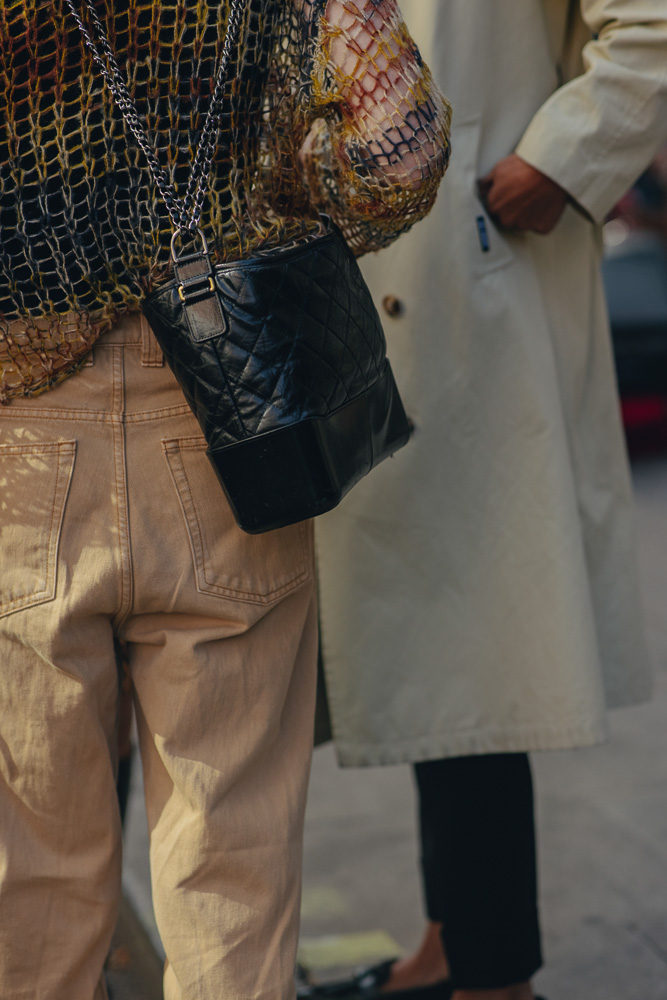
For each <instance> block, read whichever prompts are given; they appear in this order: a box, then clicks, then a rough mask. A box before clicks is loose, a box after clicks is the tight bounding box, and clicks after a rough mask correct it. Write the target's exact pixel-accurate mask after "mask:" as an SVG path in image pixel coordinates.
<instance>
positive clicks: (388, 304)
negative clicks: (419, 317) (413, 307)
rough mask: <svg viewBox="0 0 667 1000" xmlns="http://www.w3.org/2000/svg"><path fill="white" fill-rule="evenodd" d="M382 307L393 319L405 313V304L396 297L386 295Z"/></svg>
mask: <svg viewBox="0 0 667 1000" xmlns="http://www.w3.org/2000/svg"><path fill="white" fill-rule="evenodd" d="M382 307H383V309H384V311H385V312H386V314H387V316H391V318H392V319H396V318H397V317H398V316H402V315H403V313H404V312H405V307H404V305H403V303H402V302H401V300H400V299H399V298H397V297H396V296H395V295H385V297H384V298H383V300H382Z"/></svg>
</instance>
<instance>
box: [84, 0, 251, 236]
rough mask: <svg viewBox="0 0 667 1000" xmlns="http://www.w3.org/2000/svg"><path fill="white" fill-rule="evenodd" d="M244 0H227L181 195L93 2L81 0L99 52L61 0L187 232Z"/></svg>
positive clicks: (203, 186)
mask: <svg viewBox="0 0 667 1000" xmlns="http://www.w3.org/2000/svg"><path fill="white" fill-rule="evenodd" d="M246 2H247V0H232V2H231V7H230V10H229V17H228V19H227V31H226V33H225V40H224V42H223V46H222V54H221V56H220V67H219V69H218V75H217V78H216V83H215V88H214V91H213V97H212V98H211V103H210V106H209V109H208V113H207V115H206V121H205V122H204V128H203V129H202V134H201V137H200V140H199V145H198V147H197V152H196V153H195V158H194V162H193V165H192V172H191V174H190V179H189V181H188V186H187V189H186V192H185V195H184V197H183V198H182V199H181V198H179V197H178V195H177V194H176V191H175V189H174V187H173V185H172V184H171V183H170V181H169V178H168V177H167V174H166V173H165V171H164V170H163V169H162V167H161V166H160V164H159V162H158V158H157V156H156V155H155V151H154V149H153V147H152V145H151V142H150V139H149V137H148V134H147V132H146V128H145V126H144V124H143V122H142V121H141V119H140V118H139V115H138V113H137V109H136V106H135V104H134V101H133V100H132V97H131V95H130V92H129V90H128V89H127V85H126V84H125V81H124V80H123V76H122V73H121V71H120V67H119V66H118V62H117V61H116V57H115V55H114V52H113V49H112V48H111V44H110V42H109V39H108V37H107V34H106V32H105V30H104V27H103V25H102V22H101V20H100V18H99V16H98V14H97V11H96V10H95V8H94V6H93V3H92V0H84V3H85V5H86V7H87V9H88V12H89V14H90V20H91V23H92V25H93V28H94V30H95V32H96V33H97V36H98V40H99V45H100V46H101V49H102V53H104V55H102V54H101V53H100V50H99V49H98V46H97V44H96V42H95V40H94V39H93V38H92V36H91V34H90V32H89V31H88V29H87V28H86V26H85V25H84V23H83V21H82V19H81V17H80V15H79V12H78V11H77V9H76V7H75V4H74V0H67V6H68V7H69V9H70V11H71V12H72V16H73V18H74V20H75V21H76V23H77V25H78V27H79V30H80V32H81V34H82V35H83V39H84V42H85V43H86V45H87V46H88V48H89V49H90V51H91V53H92V56H93V59H94V60H95V62H96V63H97V65H98V66H99V67H100V70H101V71H102V76H103V77H104V81H105V83H106V85H107V87H108V88H109V91H110V92H111V95H112V97H113V99H114V101H115V102H116V104H117V106H118V108H119V110H120V112H121V114H122V115H123V118H124V119H125V122H126V123H127V125H128V127H129V129H130V131H131V132H132V134H133V135H134V138H135V139H136V140H137V144H138V145H139V148H140V149H141V150H142V152H143V154H144V156H145V157H146V160H147V161H148V167H149V170H150V172H151V175H152V177H153V180H154V181H155V184H156V187H157V189H158V191H159V192H160V195H161V196H162V200H163V201H164V203H165V205H166V206H167V211H168V212H169V218H170V219H171V222H172V224H173V226H174V229H175V230H176V231H178V230H188V231H189V232H195V231H196V230H197V229H198V228H199V222H200V219H201V214H202V209H203V207H204V198H205V197H206V192H207V190H208V183H209V178H210V174H211V165H212V163H213V157H214V155H215V147H216V140H217V135H218V130H219V128H220V118H221V116H222V110H223V95H224V89H225V84H226V80H227V67H228V65H229V58H230V56H231V52H232V47H233V45H234V43H235V41H236V39H237V37H238V34H239V30H240V27H241V19H242V16H243V11H244V8H245V4H246ZM172 242H173V241H172Z"/></svg>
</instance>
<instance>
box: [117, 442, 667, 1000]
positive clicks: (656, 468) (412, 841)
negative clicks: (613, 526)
mask: <svg viewBox="0 0 667 1000" xmlns="http://www.w3.org/2000/svg"><path fill="white" fill-rule="evenodd" d="M635 482H636V487H637V499H638V517H639V528H640V544H641V565H642V578H643V585H644V598H645V604H646V612H647V623H648V628H649V641H650V646H651V652H652V656H653V660H654V664H655V668H656V678H657V680H656V696H655V699H654V701H653V702H652V703H651V704H649V705H646V706H641V707H638V708H633V709H626V710H623V711H619V712H616V713H613V715H612V716H611V725H610V740H609V742H608V744H606V745H605V746H603V747H598V748H595V749H593V750H585V751H576V752H567V753H549V754H538V755H535V756H534V758H533V765H534V771H535V778H536V788H537V801H538V832H539V850H540V870H541V879H540V882H541V900H542V913H543V924H544V943H545V952H546V959H547V964H546V967H545V970H544V971H543V972H542V973H540V975H539V977H538V979H537V986H538V988H539V990H540V991H541V992H542V993H544V994H545V995H546V996H547V997H548V998H549V1000H667V460H662V461H658V462H655V463H648V464H643V465H641V466H639V467H637V468H636V469H635ZM414 811H415V806H414V795H413V790H412V783H411V774H410V769H409V768H408V767H396V768H394V767H392V768H381V769H375V768H374V769H369V770H346V771H341V770H339V769H338V768H337V766H336V764H335V760H334V757H333V752H332V750H331V748H330V747H324V748H321V749H320V750H318V751H316V753H315V759H314V763H313V774H312V780H311V793H310V800H309V805H308V813H307V820H306V845H305V861H304V900H303V927H302V943H301V956H302V959H303V960H304V961H305V962H306V963H307V964H308V965H309V966H310V967H311V969H312V971H313V972H314V974H315V976H316V977H318V978H320V977H326V976H329V975H331V974H334V973H336V972H338V971H343V970H346V969H348V968H350V967H354V966H356V965H358V964H359V963H364V962H367V961H375V960H377V959H379V958H382V957H385V956H388V955H391V954H394V953H396V952H397V951H399V950H409V949H410V948H412V947H413V946H414V945H415V944H416V943H417V941H418V939H419V937H420V933H421V929H422V922H423V917H422V908H421V890H420V884H419V872H418V864H417V850H418V849H417V841H416V835H415V820H414ZM128 836H129V842H128V849H127V853H126V871H125V885H126V890H127V892H128V894H129V895H130V897H131V900H132V902H133V904H134V906H135V908H136V909H137V911H138V913H139V915H140V917H141V918H142V919H143V921H144V922H145V923H146V924H147V925H148V926H149V927H150V926H151V920H152V914H151V909H150V895H149V889H148V880H147V864H146V835H145V819H144V817H143V812H142V807H141V801H140V788H139V783H137V785H136V786H135V789H134V792H133V796H132V802H131V811H130V815H129V817H128ZM154 940H156V936H155V935H154ZM128 1000H129V998H128ZM131 1000H143V998H140V997H139V995H137V996H136V998H135V997H132V998H131ZM147 1000H157V994H155V995H151V996H150V997H147Z"/></svg>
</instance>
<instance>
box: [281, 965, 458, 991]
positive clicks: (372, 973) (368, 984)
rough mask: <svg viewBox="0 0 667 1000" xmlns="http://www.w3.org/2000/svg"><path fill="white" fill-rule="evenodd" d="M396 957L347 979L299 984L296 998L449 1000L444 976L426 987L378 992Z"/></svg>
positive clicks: (448, 989)
mask: <svg viewBox="0 0 667 1000" xmlns="http://www.w3.org/2000/svg"><path fill="white" fill-rule="evenodd" d="M396 961H397V959H395V958H390V959H387V960H386V961H384V962H380V963H379V964H378V965H369V966H368V967H367V968H365V969H360V970H359V972H357V973H356V974H355V975H354V976H352V978H350V979H338V980H333V981H332V982H328V983H317V984H314V985H310V986H301V987H299V988H298V989H297V998H298V1000H325V998H336V997H339V998H340V1000H381V998H382V1000H450V997H451V995H452V986H451V983H450V982H449V980H448V979H441V980H440V981H439V982H437V983H432V984H431V985H430V986H415V987H413V988H412V989H409V990H389V991H387V992H385V993H382V992H380V991H381V988H382V987H383V986H384V984H385V983H386V982H387V980H388V979H389V976H390V975H391V967H392V965H393V964H394V962H396Z"/></svg>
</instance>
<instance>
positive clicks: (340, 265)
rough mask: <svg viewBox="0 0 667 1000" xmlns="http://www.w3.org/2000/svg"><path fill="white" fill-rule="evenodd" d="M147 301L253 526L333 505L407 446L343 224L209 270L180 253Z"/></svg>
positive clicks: (229, 486) (230, 490) (236, 504)
mask: <svg viewBox="0 0 667 1000" xmlns="http://www.w3.org/2000/svg"><path fill="white" fill-rule="evenodd" d="M175 271H176V278H175V280H174V281H171V282H169V283H168V284H166V285H163V286H162V287H161V288H159V289H158V290H157V291H155V292H153V293H152V294H151V295H149V296H148V297H147V298H146V299H145V300H144V302H143V309H144V312H145V314H146V317H147V318H148V321H149V323H150V325H151V327H152V329H153V331H154V332H155V336H156V338H157V340H158V342H159V344H160V346H161V348H162V350H163V352H164V355H165V358H166V359H167V363H168V364H169V366H170V368H171V369H172V371H173V372H174V374H175V376H176V378H177V379H178V381H179V383H180V385H181V388H182V389H183V392H184V394H185V398H186V399H187V401H188V403H189V404H190V406H191V407H192V410H193V412H194V414H195V416H196V417H197V419H198V421H199V423H200V426H201V428H202V431H203V432H204V436H205V438H206V441H207V442H208V451H207V454H208V456H209V459H210V460H211V462H212V464H213V468H214V469H215V471H216V473H217V475H218V478H219V480H220V482H221V483H222V486H223V489H224V490H225V493H226V494H227V497H228V499H229V502H230V504H231V506H232V509H233V511H234V514H235V516H236V519H237V522H238V524H239V525H240V527H241V528H243V529H244V530H245V531H250V532H259V531H268V530H269V529H271V528H277V527H280V526H281V525H285V524H290V523H292V522H294V521H300V520H303V519H305V518H309V517H313V516H314V515H316V514H322V513H323V512H324V511H327V510H331V508H332V507H335V506H336V504H337V503H338V502H339V501H340V500H341V499H342V497H344V496H345V494H346V493H347V492H348V491H349V490H350V489H351V488H352V487H353V486H354V484H355V483H357V482H358V481H359V480H360V479H361V478H362V476H364V475H366V473H367V472H369V471H370V470H371V469H372V468H373V466H374V465H377V464H378V462H381V461H382V459H384V458H387V456H389V455H391V454H392V453H393V452H395V451H396V450H398V448H400V447H402V446H403V445H404V444H406V443H407V441H408V438H409V436H410V429H409V424H408V422H407V419H406V416H405V412H404V410H403V406H402V404H401V401H400V398H399V395H398V390H397V389H396V385H395V382H394V378H393V375H392V373H391V368H390V367H389V362H388V361H387V358H386V356H385V339H384V333H383V331H382V326H381V324H380V320H379V317H378V315H377V312H376V309H375V306H374V305H373V300H372V298H371V295H370V292H369V291H368V288H367V287H366V285H365V283H364V280H363V278H362V276H361V272H360V271H359V267H358V265H357V262H356V260H355V259H354V257H353V256H352V253H351V252H350V250H349V249H348V247H347V245H346V244H345V242H344V241H343V239H342V237H341V236H340V235H339V233H338V232H337V231H336V230H335V229H333V228H332V229H331V231H330V232H329V233H327V234H326V235H324V236H319V237H316V238H314V239H313V240H312V241H310V242H308V243H306V244H305V245H303V246H295V247H293V248H292V249H289V250H278V251H274V252H273V253H271V254H268V255H266V256H262V257H256V258H254V259H250V260H242V261H238V262H237V263H234V264H223V265H220V266H218V267H216V268H215V269H212V268H211V266H210V263H209V258H208V257H207V256H206V255H205V254H199V255H193V256H192V257H189V258H180V259H179V260H177V262H176V265H175Z"/></svg>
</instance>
